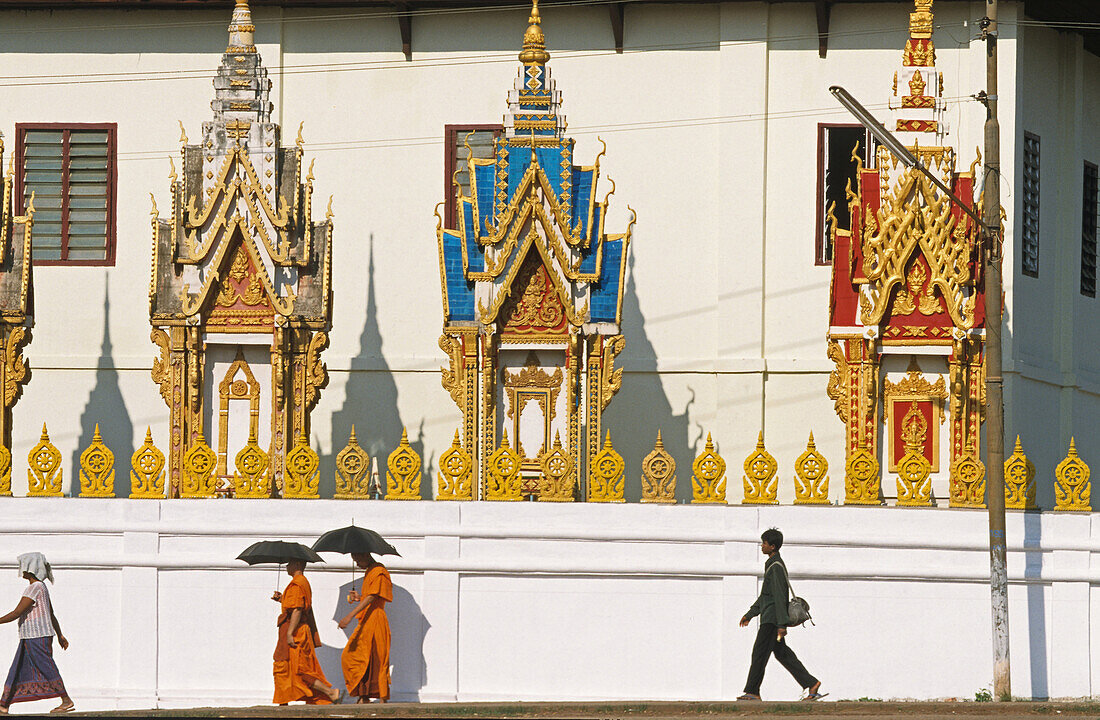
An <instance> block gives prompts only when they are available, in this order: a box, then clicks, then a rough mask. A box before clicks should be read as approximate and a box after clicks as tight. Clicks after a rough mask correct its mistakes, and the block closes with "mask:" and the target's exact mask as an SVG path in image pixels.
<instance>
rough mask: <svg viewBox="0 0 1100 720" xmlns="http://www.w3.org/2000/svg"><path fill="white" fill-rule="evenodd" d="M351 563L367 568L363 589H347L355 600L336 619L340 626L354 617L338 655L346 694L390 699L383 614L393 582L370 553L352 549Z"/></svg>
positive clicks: (361, 700)
mask: <svg viewBox="0 0 1100 720" xmlns="http://www.w3.org/2000/svg"><path fill="white" fill-rule="evenodd" d="M351 559H352V560H354V561H355V564H356V565H358V566H359V567H361V568H363V569H365V570H366V571H367V574H366V576H365V577H364V578H363V591H362V592H361V593H360V592H356V591H355V590H354V589H353V590H352V591H351V592H350V593H348V602H352V603H356V605H355V607H353V608H352V609H351V612H349V613H348V614H347V615H345V616H344V618H343V619H342V620H341V621H340V622H339V625H340V629H341V630H343V629H344V628H346V627H347V626H348V625H350V624H351V621H352V620H354V619H356V618H358V619H359V624H358V625H356V626H355V630H354V631H353V632H352V634H351V637H350V638H348V644H347V646H346V647H345V648H344V653H343V655H341V656H340V664H341V665H342V666H343V668H344V682H345V683H346V684H347V688H348V694H350V695H356V696H358V698H359V699H358V700H357V701H356V702H359V703H365V702H368V701H369V700H370V698H378V699H379V700H381V701H382V702H388V701H389V699H390V621H389V620H388V619H387V618H386V603H388V602H393V583H392V582H391V581H390V572H389V570H387V569H386V566H385V565H383V564H382V563H380V562H378V561H377V560H375V559H374V558H373V557H371V555H370V553H352V554H351Z"/></svg>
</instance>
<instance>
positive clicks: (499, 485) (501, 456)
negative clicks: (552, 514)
mask: <svg viewBox="0 0 1100 720" xmlns="http://www.w3.org/2000/svg"><path fill="white" fill-rule="evenodd" d="M519 465H520V458H519V454H518V453H517V452H516V451H515V450H513V449H512V448H511V446H509V445H508V431H507V430H505V431H504V435H503V438H502V439H501V443H500V447H498V448H497V449H496V450H495V451H493V454H492V455H490V456H489V477H488V478H487V481H486V483H485V499H486V500H507V501H513V502H514V501H516V500H522V499H523V494H522V492H521V489H522V479H521V478H520V476H519Z"/></svg>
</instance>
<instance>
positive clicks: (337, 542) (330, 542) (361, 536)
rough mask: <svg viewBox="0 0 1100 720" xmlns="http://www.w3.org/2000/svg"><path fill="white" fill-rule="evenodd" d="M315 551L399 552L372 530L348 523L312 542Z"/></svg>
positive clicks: (392, 553) (395, 553)
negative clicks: (346, 525)
mask: <svg viewBox="0 0 1100 720" xmlns="http://www.w3.org/2000/svg"><path fill="white" fill-rule="evenodd" d="M313 549H314V550H316V551H317V552H336V553H344V554H345V555H348V554H351V553H371V554H372V555H397V556H398V557H400V556H401V553H399V552H397V550H395V549H394V547H393V545H390V544H389V543H388V542H386V541H385V540H384V539H383V538H382V536H381V535H379V534H378V533H376V532H375V531H373V530H368V529H366V528H361V527H356V526H354V525H349V526H348V527H345V528H340V529H339V530H329V531H328V532H327V533H325V534H324V535H322V536H321V537H319V538H317V542H315V543H313Z"/></svg>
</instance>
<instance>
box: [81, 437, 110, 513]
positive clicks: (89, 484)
mask: <svg viewBox="0 0 1100 720" xmlns="http://www.w3.org/2000/svg"><path fill="white" fill-rule="evenodd" d="M114 496H115V454H114V453H113V452H111V450H110V448H108V447H107V446H106V445H105V444H104V443H103V437H102V436H101V435H100V434H99V423H96V424H95V432H94V433H93V434H92V444H91V445H89V446H88V447H87V448H85V450H84V452H82V453H80V497H114Z"/></svg>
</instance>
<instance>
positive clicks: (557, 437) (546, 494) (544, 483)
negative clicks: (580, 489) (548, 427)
mask: <svg viewBox="0 0 1100 720" xmlns="http://www.w3.org/2000/svg"><path fill="white" fill-rule="evenodd" d="M573 466H574V463H573V456H572V455H570V454H569V453H567V452H565V449H564V448H563V447H562V446H561V433H554V445H553V446H552V447H551V448H550V449H549V450H548V451H546V452H544V453H543V454H542V455H540V456H539V467H541V468H542V480H541V481H540V482H539V500H544V501H546V502H573V487H574V485H575V483H576V480H575V478H574V476H573Z"/></svg>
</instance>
